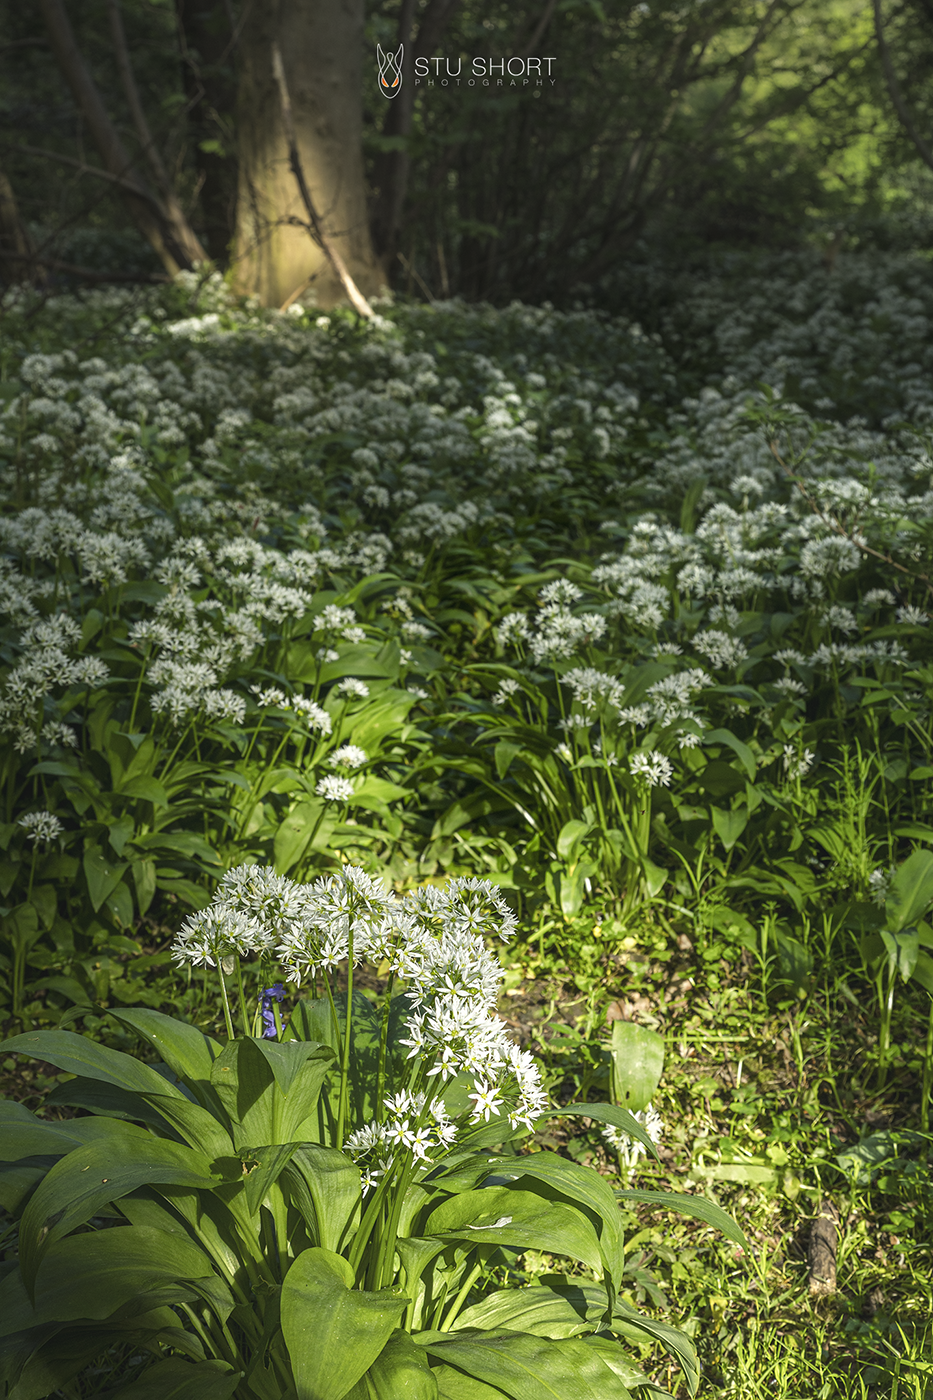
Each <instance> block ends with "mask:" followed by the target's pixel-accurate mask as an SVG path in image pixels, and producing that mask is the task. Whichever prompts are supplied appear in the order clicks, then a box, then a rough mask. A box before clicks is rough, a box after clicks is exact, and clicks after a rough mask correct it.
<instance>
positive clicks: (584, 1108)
mask: <svg viewBox="0 0 933 1400" xmlns="http://www.w3.org/2000/svg"><path fill="white" fill-rule="evenodd" d="M548 1118H592V1120H593V1122H594V1123H610V1124H611V1125H612V1127H613V1128H621V1130H622V1132H623V1133H628V1135H629V1137H633V1138H634V1139H635V1141H636V1142H640V1143H641V1145H642V1147H644V1148H645V1149H646V1150H647V1151H648V1152H650V1153H651V1155H652V1157H654V1158H657V1157H658V1149H657V1148H656V1147H655V1145H654V1143H653V1142H652V1141H651V1139H650V1137H649V1136H648V1134H647V1133H646V1132H645V1129H644V1128H643V1126H642V1125H641V1123H639V1121H638V1119H637V1118H636V1117H635V1115H634V1113H630V1112H629V1110H628V1109H627V1108H619V1107H618V1106H617V1105H616V1104H614V1103H574V1104H566V1105H565V1106H564V1107H562V1108H549V1109H548V1111H547V1112H546V1113H542V1114H541V1116H540V1117H539V1119H538V1122H539V1123H543V1122H545V1121H546V1120H547V1119H548ZM658 1160H659V1159H658Z"/></svg>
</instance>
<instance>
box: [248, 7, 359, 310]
mask: <svg viewBox="0 0 933 1400" xmlns="http://www.w3.org/2000/svg"><path fill="white" fill-rule="evenodd" d="M276 45H277V46H278V49H279V51H280V53H281V55H282V64H283V68H284V75H285V79H286V84H287V88H288V92H289V94H290V100H291V114H292V123H293V128H294V145H295V149H296V150H297V154H298V161H299V163H300V167H301V169H302V171H303V173H304V178H305V181H306V184H307V190H308V193H309V196H310V199H311V201H313V205H314V208H315V210H316V211H317V214H318V217H319V219H320V224H321V228H322V229H323V231H324V234H325V240H326V242H328V243H329V244H330V246H331V250H332V251H334V250H335V251H336V252H337V253H338V256H339V259H340V260H341V261H342V263H343V264H344V266H345V267H346V269H347V270H348V272H349V274H350V277H351V278H352V280H353V282H354V283H355V284H356V286H357V287H358V288H359V290H360V292H361V293H362V294H363V296H364V297H365V296H370V295H372V294H373V293H376V292H378V291H380V290H381V288H382V286H383V283H384V280H385V279H384V277H383V275H382V273H381V270H380V268H379V266H378V264H377V261H376V258H375V256H374V253H373V248H372V242H371V240H370V233H369V220H368V211H367V202H366V187H365V181H364V175H363V150H362V136H363V112H362V97H361V85H362V61H363V3H362V0H321V3H316V4H309V3H308V0H279V3H278V4H273V3H255V4H253V5H252V6H251V8H250V10H249V13H248V14H247V16H246V20H245V23H244V26H243V33H242V36H241V40H240V73H241V77H240V88H239V97H238V104H237V107H238V118H237V128H238V149H239V162H240V179H239V193H238V199H237V237H236V248H235V267H236V271H235V278H236V284H237V286H238V288H239V290H241V291H243V292H248V293H251V294H253V295H255V296H257V297H258V298H259V300H260V302H261V303H262V304H263V305H265V306H279V307H280V306H283V305H285V304H286V303H288V302H290V301H291V300H293V299H294V296H295V293H296V291H298V290H302V289H303V290H302V294H305V293H307V294H308V295H310V296H311V297H313V299H314V300H315V301H316V303H317V305H319V306H321V307H328V306H333V305H335V304H336V303H338V302H340V301H343V300H345V298H346V293H345V290H344V286H343V284H342V283H341V279H340V277H339V276H338V274H337V272H336V270H335V266H334V261H333V259H332V258H331V257H329V256H328V255H327V253H326V252H325V250H324V247H322V246H321V244H320V242H316V241H314V240H313V239H312V238H309V236H308V228H307V225H308V214H307V209H306V206H305V203H304V201H303V198H302V193H301V190H300V189H299V185H298V182H297V180H296V178H295V173H294V169H293V161H292V159H291V155H290V151H289V133H288V131H287V130H286V122H285V119H284V116H283V110H282V101H281V90H280V85H279V83H278V82H277V81H276V77H275V73H274V70H273V51H274V48H275V46H276Z"/></svg>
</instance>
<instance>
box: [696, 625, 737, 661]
mask: <svg viewBox="0 0 933 1400" xmlns="http://www.w3.org/2000/svg"><path fill="white" fill-rule="evenodd" d="M693 645H694V647H695V648H696V650H697V651H698V652H700V653H701V654H702V655H703V656H705V657H707V658H708V660H709V661H710V663H711V664H712V665H713V666H715V667H716V668H717V670H731V669H732V668H733V667H735V666H738V665H739V664H740V663H741V662H742V661H745V660H746V659H747V657H748V648H747V647H746V646H745V644H744V643H743V642H740V641H739V640H738V638H737V637H730V636H729V634H728V633H727V632H718V631H716V630H715V629H713V628H709V629H708V630H707V631H705V632H698V633H697V635H696V636H695V637H694V639H693Z"/></svg>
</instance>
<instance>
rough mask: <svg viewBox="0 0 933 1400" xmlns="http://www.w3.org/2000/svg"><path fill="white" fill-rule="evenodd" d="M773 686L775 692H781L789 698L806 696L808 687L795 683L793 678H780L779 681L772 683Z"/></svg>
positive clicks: (801, 683) (800, 682) (798, 682)
mask: <svg viewBox="0 0 933 1400" xmlns="http://www.w3.org/2000/svg"><path fill="white" fill-rule="evenodd" d="M771 684H772V685H773V686H774V689H775V690H779V691H780V692H781V694H782V695H786V696H788V698H790V697H791V696H800V695H806V693H807V687H806V686H805V685H804V684H803V682H802V681H795V680H794V679H793V678H792V677H791V676H778V678H777V680H776V681H772V682H771Z"/></svg>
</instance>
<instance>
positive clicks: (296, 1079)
mask: <svg viewBox="0 0 933 1400" xmlns="http://www.w3.org/2000/svg"><path fill="white" fill-rule="evenodd" d="M333 1059H334V1052H333V1050H331V1049H330V1047H329V1046H326V1045H318V1044H316V1043H315V1042H314V1041H302V1040H287V1041H283V1042H281V1043H279V1042H278V1041H273V1040H257V1039H254V1038H253V1037H245V1036H244V1037H243V1038H241V1039H240V1040H233V1041H230V1042H229V1044H227V1045H226V1046H225V1047H224V1049H223V1052H222V1053H221V1054H220V1055H218V1057H217V1059H216V1060H215V1061H214V1063H213V1065H212V1066H211V1083H212V1084H213V1086H214V1088H215V1089H216V1090H217V1093H218V1095H219V1097H220V1101H221V1103H222V1104H223V1106H224V1108H225V1109H226V1111H227V1113H228V1115H229V1117H230V1121H231V1123H232V1125H233V1138H234V1142H235V1144H236V1147H237V1149H239V1148H241V1147H248V1146H250V1145H251V1144H253V1143H256V1142H261V1143H268V1144H274V1143H278V1142H292V1141H295V1140H299V1141H300V1140H301V1139H302V1138H305V1139H311V1140H313V1139H314V1138H315V1137H316V1136H317V1133H316V1128H315V1126H314V1125H313V1124H311V1123H308V1124H307V1127H304V1126H303V1125H305V1124H306V1120H308V1119H309V1118H310V1117H311V1116H312V1115H313V1114H315V1110H316V1107H317V1101H318V1097H319V1095H320V1092H321V1085H322V1083H323V1082H324V1078H325V1076H326V1075H327V1072H328V1070H329V1069H330V1067H331V1064H332V1063H333ZM283 1085H285V1086H286V1087H285V1088H284V1089H283V1087H282V1086H283Z"/></svg>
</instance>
